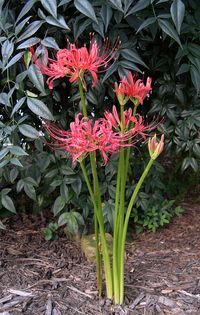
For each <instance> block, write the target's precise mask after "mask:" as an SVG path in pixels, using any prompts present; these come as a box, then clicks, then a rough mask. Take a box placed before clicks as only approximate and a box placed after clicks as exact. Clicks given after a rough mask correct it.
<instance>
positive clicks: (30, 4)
mask: <svg viewBox="0 0 200 315" xmlns="http://www.w3.org/2000/svg"><path fill="white" fill-rule="evenodd" d="M37 1H38V0H29V1H27V3H26V4H25V6H24V7H23V8H22V10H21V12H20V14H19V15H18V17H17V20H16V23H18V22H19V20H21V18H22V17H23V16H24V15H25V14H26V13H27V12H28V11H30V9H31V8H32V7H33V5H34V4H35V3H36V2H37Z"/></svg>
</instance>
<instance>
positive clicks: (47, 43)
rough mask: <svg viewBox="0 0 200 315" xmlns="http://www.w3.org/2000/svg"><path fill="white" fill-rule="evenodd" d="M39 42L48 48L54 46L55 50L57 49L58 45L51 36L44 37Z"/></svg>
mask: <svg viewBox="0 0 200 315" xmlns="http://www.w3.org/2000/svg"><path fill="white" fill-rule="evenodd" d="M41 44H42V45H44V46H46V47H50V48H54V49H56V50H59V46H58V44H57V43H56V41H55V39H54V38H53V37H45V38H44V39H43V40H42V41H41Z"/></svg>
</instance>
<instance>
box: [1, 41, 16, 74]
mask: <svg viewBox="0 0 200 315" xmlns="http://www.w3.org/2000/svg"><path fill="white" fill-rule="evenodd" d="M13 50H14V44H13V43H12V42H10V41H9V40H8V39H7V40H5V42H4V43H3V45H2V47H1V55H2V59H3V61H2V62H3V66H2V68H4V66H5V65H6V64H7V62H8V59H9V58H10V56H11V55H12V53H13Z"/></svg>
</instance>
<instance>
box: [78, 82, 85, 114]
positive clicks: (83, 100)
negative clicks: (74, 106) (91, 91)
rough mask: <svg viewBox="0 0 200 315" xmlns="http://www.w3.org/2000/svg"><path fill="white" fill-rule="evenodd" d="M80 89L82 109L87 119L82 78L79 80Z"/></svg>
mask: <svg viewBox="0 0 200 315" xmlns="http://www.w3.org/2000/svg"><path fill="white" fill-rule="evenodd" d="M78 87H79V93H80V96H81V104H82V109H83V115H84V117H87V109H86V103H85V96H84V91H83V86H82V82H81V79H80V78H78Z"/></svg>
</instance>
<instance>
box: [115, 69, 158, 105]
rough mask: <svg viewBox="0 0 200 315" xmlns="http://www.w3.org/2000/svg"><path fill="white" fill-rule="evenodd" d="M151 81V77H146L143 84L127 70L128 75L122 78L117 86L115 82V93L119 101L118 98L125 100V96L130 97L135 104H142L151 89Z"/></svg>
mask: <svg viewBox="0 0 200 315" xmlns="http://www.w3.org/2000/svg"><path fill="white" fill-rule="evenodd" d="M151 81H152V80H151V78H149V77H148V78H147V81H146V85H145V84H144V83H143V82H142V80H140V79H138V80H136V79H135V78H134V77H133V76H132V73H131V72H130V71H129V73H128V76H127V77H124V78H123V79H122V81H121V82H120V84H119V86H118V85H117V83H116V84H115V93H116V95H117V98H118V100H119V102H120V100H122V102H123V101H124V100H125V101H127V98H130V99H131V101H132V102H133V103H134V105H135V106H137V105H139V104H143V101H144V99H145V98H146V97H147V95H148V93H149V92H150V91H151V90H152V88H151ZM120 104H121V103H120Z"/></svg>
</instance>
